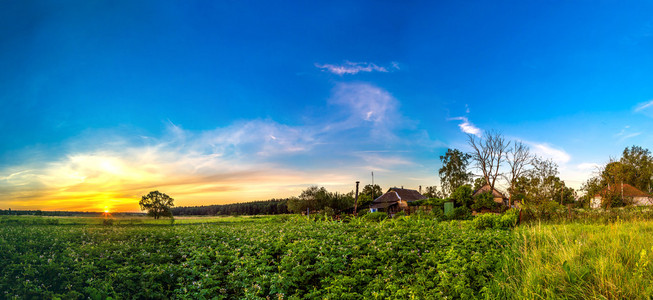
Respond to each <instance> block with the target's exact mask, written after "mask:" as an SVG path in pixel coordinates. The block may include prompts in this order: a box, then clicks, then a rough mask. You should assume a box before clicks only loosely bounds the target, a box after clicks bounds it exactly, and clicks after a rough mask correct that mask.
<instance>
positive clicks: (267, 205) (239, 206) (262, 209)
mask: <svg viewBox="0 0 653 300" xmlns="http://www.w3.org/2000/svg"><path fill="white" fill-rule="evenodd" d="M287 213H289V211H288V199H270V200H263V201H252V202H241V203H231V204H221V205H206V206H204V205H203V206H180V207H175V208H172V214H173V215H175V216H190V215H200V216H202V215H210V216H216V215H277V214H287Z"/></svg>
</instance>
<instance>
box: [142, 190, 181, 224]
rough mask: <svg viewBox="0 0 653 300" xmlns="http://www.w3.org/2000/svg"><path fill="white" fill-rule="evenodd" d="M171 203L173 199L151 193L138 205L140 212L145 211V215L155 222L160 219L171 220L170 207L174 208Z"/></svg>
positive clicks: (157, 193) (161, 194) (158, 193)
mask: <svg viewBox="0 0 653 300" xmlns="http://www.w3.org/2000/svg"><path fill="white" fill-rule="evenodd" d="M173 201H175V199H172V198H170V196H168V195H166V194H164V193H161V192H159V191H152V192H150V193H149V194H147V195H145V196H143V197H142V198H141V201H139V202H138V204H139V205H140V207H141V210H147V215H148V216H152V217H154V219H155V220H156V219H159V218H160V217H170V218H172V210H171V207H173V206H175V205H174V203H173Z"/></svg>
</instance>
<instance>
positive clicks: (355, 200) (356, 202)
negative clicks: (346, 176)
mask: <svg viewBox="0 0 653 300" xmlns="http://www.w3.org/2000/svg"><path fill="white" fill-rule="evenodd" d="M359 183H360V181H356V198H354V217H355V216H356V209H357V208H358V184H359Z"/></svg>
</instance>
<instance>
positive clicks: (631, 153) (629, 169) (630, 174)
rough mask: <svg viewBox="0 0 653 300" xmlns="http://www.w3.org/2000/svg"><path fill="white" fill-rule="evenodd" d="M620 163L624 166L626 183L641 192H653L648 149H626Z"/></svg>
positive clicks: (651, 159)
mask: <svg viewBox="0 0 653 300" xmlns="http://www.w3.org/2000/svg"><path fill="white" fill-rule="evenodd" d="M620 162H621V163H622V164H624V169H625V170H624V171H625V172H626V174H625V176H624V177H625V182H626V183H629V184H631V185H632V186H634V187H636V188H638V189H640V190H642V191H648V192H649V193H650V192H653V156H651V152H650V151H649V150H648V149H644V148H642V147H640V146H632V147H630V148H628V147H626V149H624V152H623V156H622V157H621V160H620Z"/></svg>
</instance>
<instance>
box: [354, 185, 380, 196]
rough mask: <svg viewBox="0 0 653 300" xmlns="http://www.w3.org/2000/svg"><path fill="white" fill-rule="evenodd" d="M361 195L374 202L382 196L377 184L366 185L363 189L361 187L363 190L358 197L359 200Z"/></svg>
mask: <svg viewBox="0 0 653 300" xmlns="http://www.w3.org/2000/svg"><path fill="white" fill-rule="evenodd" d="M361 195H369V196H370V197H371V198H372V200H374V199H376V198H378V197H381V195H383V190H381V187H380V186H379V185H378V184H375V185H371V184H368V185H366V186H365V187H363V190H362V191H361V193H360V194H359V195H358V199H359V200H360V196H361Z"/></svg>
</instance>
